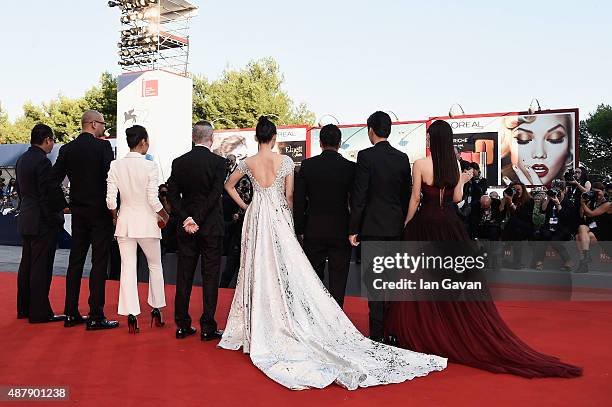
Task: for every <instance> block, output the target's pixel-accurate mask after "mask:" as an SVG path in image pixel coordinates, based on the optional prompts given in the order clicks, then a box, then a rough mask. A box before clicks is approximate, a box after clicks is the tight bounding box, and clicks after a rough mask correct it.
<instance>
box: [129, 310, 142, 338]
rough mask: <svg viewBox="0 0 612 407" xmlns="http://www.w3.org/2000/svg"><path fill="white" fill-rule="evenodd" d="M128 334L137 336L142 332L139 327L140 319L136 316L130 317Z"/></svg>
mask: <svg viewBox="0 0 612 407" xmlns="http://www.w3.org/2000/svg"><path fill="white" fill-rule="evenodd" d="M128 332H129V333H131V334H134V335H136V334H137V333H138V332H140V328H139V327H138V318H136V316H135V315H132V314H130V315H128Z"/></svg>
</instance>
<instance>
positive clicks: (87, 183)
mask: <svg viewBox="0 0 612 407" xmlns="http://www.w3.org/2000/svg"><path fill="white" fill-rule="evenodd" d="M113 158H114V154H113V149H112V148H111V145H110V143H109V142H108V141H107V140H102V139H98V138H96V137H94V136H93V134H89V133H83V134H81V135H79V136H78V137H77V138H76V139H74V140H72V141H71V142H70V143H68V144H65V145H63V146H62V147H61V148H60V150H59V154H58V156H57V160H56V161H55V165H54V166H53V170H52V171H51V176H50V181H49V182H50V185H51V186H52V187H57V186H59V185H60V183H61V182H62V181H63V180H64V178H65V177H66V176H68V180H69V181H70V211H71V212H72V214H73V215H77V216H87V217H96V216H104V217H108V219H109V220H110V219H111V216H110V211H109V210H108V209H107V207H106V178H107V176H108V169H109V168H110V163H111V161H113ZM61 204H62V203H61V202H59V205H61ZM54 205H58V203H57V202H54ZM55 207H56V208H57V206H55ZM57 209H59V208H57Z"/></svg>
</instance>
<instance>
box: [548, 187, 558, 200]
mask: <svg viewBox="0 0 612 407" xmlns="http://www.w3.org/2000/svg"><path fill="white" fill-rule="evenodd" d="M546 195H548V196H549V197H550V198H559V196H561V191H560V190H559V189H557V188H551V189H549V190H548V191H546Z"/></svg>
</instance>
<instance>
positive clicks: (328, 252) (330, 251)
mask: <svg viewBox="0 0 612 407" xmlns="http://www.w3.org/2000/svg"><path fill="white" fill-rule="evenodd" d="M304 253H306V257H308V260H309V261H310V264H311V265H312V267H313V268H314V270H315V271H316V273H317V275H318V276H319V278H320V279H321V281H323V280H324V279H325V263H326V261H328V262H329V267H328V271H329V293H330V294H331V295H332V297H334V299H335V300H336V302H337V303H338V305H340V307H342V306H343V305H344V293H345V292H346V280H347V278H348V273H349V268H350V261H351V246H350V243H349V242H348V239H346V238H343V239H323V238H322V239H317V238H307V237H305V238H304Z"/></svg>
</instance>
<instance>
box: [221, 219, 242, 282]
mask: <svg viewBox="0 0 612 407" xmlns="http://www.w3.org/2000/svg"><path fill="white" fill-rule="evenodd" d="M242 223H243V218H242V217H240V219H239V220H238V221H236V222H234V223H232V227H231V228H230V233H229V240H228V243H227V244H228V249H227V257H226V258H225V270H223V274H221V283H220V284H219V287H221V288H230V284H231V283H232V281H233V280H234V277H236V275H237V274H238V270H239V269H240V249H241V247H240V246H241V241H242ZM234 287H236V286H235V285H234V286H233V287H232V288H234Z"/></svg>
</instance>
